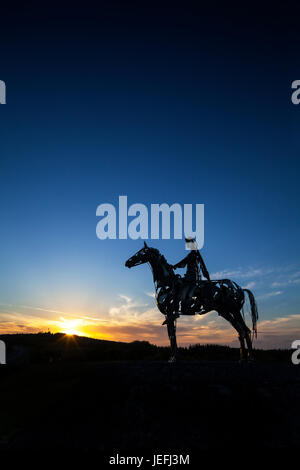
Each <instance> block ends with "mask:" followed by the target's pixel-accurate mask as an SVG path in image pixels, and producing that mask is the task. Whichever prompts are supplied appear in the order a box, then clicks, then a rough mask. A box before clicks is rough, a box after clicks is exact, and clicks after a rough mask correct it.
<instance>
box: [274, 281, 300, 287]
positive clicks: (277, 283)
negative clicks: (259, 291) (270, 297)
mask: <svg viewBox="0 0 300 470" xmlns="http://www.w3.org/2000/svg"><path fill="white" fill-rule="evenodd" d="M297 284H300V279H287V280H282V281H275V282H272V284H271V287H286V286H289V285H290V286H292V285H297Z"/></svg>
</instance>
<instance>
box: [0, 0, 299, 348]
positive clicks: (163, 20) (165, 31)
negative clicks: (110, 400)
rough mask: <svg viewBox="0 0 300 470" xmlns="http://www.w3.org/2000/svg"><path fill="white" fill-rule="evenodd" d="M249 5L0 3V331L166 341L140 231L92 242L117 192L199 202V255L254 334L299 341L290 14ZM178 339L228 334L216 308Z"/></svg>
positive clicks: (186, 326)
mask: <svg viewBox="0 0 300 470" xmlns="http://www.w3.org/2000/svg"><path fill="white" fill-rule="evenodd" d="M141 4H142V6H141ZM139 5H140V6H139ZM159 5H160V6H159ZM161 5H163V6H161ZM83 8H84V9H83ZM251 8H252V7H251ZM251 8H250V7H246V6H245V5H244V4H243V5H242V6H241V7H240V8H238V9H237V8H235V9H234V10H233V9H232V10H231V9H230V8H229V7H228V5H227V7H226V8H224V7H223V8H221V7H219V6H215V7H214V9H213V8H212V9H211V10H208V9H203V8H201V9H200V7H198V8H197V7H193V6H192V4H189V3H188V2H187V3H184V5H183V4H182V2H180V3H176V2H172V3H167V2H165V3H164V2H163V3H161V2H160V3H159V4H158V3H155V2H139V4H138V3H137V4H136V3H135V2H114V1H110V2H99V4H98V8H97V10H95V8H94V7H93V8H91V7H88V6H85V7H83V6H81V7H77V6H76V5H74V4H73V5H72V8H67V7H66V6H65V7H56V6H55V5H52V7H51V9H50V7H49V9H47V8H45V6H44V5H43V6H42V7H41V6H38V5H35V4H34V3H33V2H29V3H28V4H26V7H24V8H23V9H20V10H19V11H18V12H16V11H13V10H12V9H11V10H10V7H9V6H4V7H2V9H3V19H2V21H3V26H1V41H0V57H1V64H0V79H1V80H4V81H5V82H6V86H7V104H6V105H1V106H0V122H1V128H0V129H1V131H0V132H1V139H0V156H1V164H0V198H1V199H0V204H1V232H0V263H1V272H0V332H2V333H6V332H26V331H29V332H35V331H47V329H48V328H49V329H50V330H51V331H61V330H64V331H66V330H69V331H71V330H74V331H78V332H80V333H81V334H87V335H90V336H94V337H98V338H104V339H114V340H122V341H131V340H134V339H145V340H149V341H151V342H153V343H156V344H167V334H166V331H165V329H164V328H163V327H161V322H162V320H163V317H162V316H161V314H160V313H159V312H158V310H157V309H156V307H155V302H154V299H153V297H152V296H151V294H152V293H153V283H152V277H151V273H150V271H149V269H148V268H147V267H146V266H140V267H138V268H135V269H132V270H128V269H126V268H125V267H124V262H125V260H126V259H127V258H128V257H129V256H131V255H132V254H133V253H134V252H135V251H137V250H138V249H140V248H141V245H142V242H141V241H132V240H107V241H100V240H99V239H97V238H96V232H95V230H96V223H97V218H96V208H97V206H98V205H99V204H101V203H107V202H109V203H113V204H117V201H118V196H119V195H123V194H125V195H127V196H128V202H129V204H132V203H136V202H140V203H144V204H146V205H148V207H149V205H150V204H151V203H163V202H166V203H169V204H172V203H173V202H179V203H181V204H184V203H193V204H196V203H203V204H205V245H204V248H203V250H202V254H203V256H204V259H205V261H206V264H207V267H208V269H209V271H210V273H211V274H212V276H214V277H216V278H220V277H230V278H231V279H233V280H235V281H237V282H238V283H240V284H241V285H242V286H244V287H245V286H248V287H250V288H251V290H252V291H253V293H254V294H255V296H256V298H257V301H258V307H259V314H260V323H259V333H260V334H259V338H258V341H257V343H256V345H257V346H262V347H271V346H276V347H289V346H290V344H291V341H293V340H294V339H299V338H300V309H299V300H300V291H299V286H300V252H299V239H300V222H299V216H298V213H299V211H298V208H299V202H300V201H299V199H300V194H299V167H300V163H299V150H300V145H299V132H298V125H299V120H300V105H299V106H295V105H293V104H292V103H291V82H292V81H293V80H296V79H300V70H299V35H298V36H297V34H298V33H297V21H296V19H297V18H296V16H293V15H292V13H290V14H289V15H288V14H287V12H286V11H285V12H283V11H276V10H275V8H273V10H272V11H263V10H262V9H260V10H254V9H251ZM261 8H262V7H261ZM149 244H152V246H155V247H156V248H158V249H159V250H160V251H161V252H163V253H164V254H165V256H166V257H167V259H168V260H169V262H170V263H175V262H177V261H178V260H179V259H181V257H183V256H184V255H185V250H184V243H183V242H182V241H179V240H176V241H174V240H170V241H165V240H162V241H160V240H156V241H153V242H150V241H149ZM178 337H179V343H180V344H190V343H195V342H202V343H207V342H209V343H222V344H237V343H236V341H235V338H236V334H235V332H234V331H233V330H232V329H231V327H230V325H227V324H226V323H225V321H224V320H222V319H219V318H218V316H217V314H215V313H211V314H208V315H206V316H204V317H197V318H192V319H191V318H183V319H181V320H180V321H179V328H178Z"/></svg>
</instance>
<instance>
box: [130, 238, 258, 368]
mask: <svg viewBox="0 0 300 470" xmlns="http://www.w3.org/2000/svg"><path fill="white" fill-rule="evenodd" d="M144 263H149V265H150V266H151V270H152V273H153V281H154V286H155V298H156V304H157V307H158V309H159V310H160V312H161V313H163V314H164V315H165V316H166V319H165V321H164V323H163V325H164V324H166V325H167V327H168V335H169V338H170V343H171V351H172V356H171V359H170V361H171V362H173V361H175V360H176V353H177V343H176V319H177V318H178V317H179V316H180V315H197V314H199V315H204V314H205V313H208V312H209V311H211V310H216V311H217V312H218V314H219V315H220V316H221V317H223V318H225V320H227V321H229V323H231V325H232V326H233V327H234V328H235V329H236V331H237V332H238V335H239V340H240V345H241V348H240V353H241V360H247V359H248V360H251V359H252V339H253V338H251V331H250V329H249V328H248V327H247V325H246V323H245V321H244V318H243V314H242V308H243V305H244V302H245V294H244V292H247V293H248V296H249V300H250V306H251V317H252V331H253V336H254V335H255V336H256V335H257V329H256V324H257V320H258V313H257V307H256V302H255V298H254V296H253V294H252V292H251V291H250V290H248V289H242V288H241V287H240V286H239V285H238V284H237V283H235V282H233V281H230V280H229V279H220V280H217V281H198V282H196V283H195V282H187V281H185V279H183V278H181V276H179V275H175V273H174V270H173V267H172V266H171V265H169V264H168V262H167V260H166V259H165V257H164V256H163V255H162V254H161V253H160V252H159V251H158V250H157V249H155V248H151V247H148V245H147V244H146V243H145V242H144V247H143V248H142V249H141V250H139V251H138V252H137V253H136V254H135V255H133V256H132V257H131V258H129V259H128V260H127V261H126V263H125V266H127V267H128V268H132V267H133V266H138V265H139V264H144Z"/></svg>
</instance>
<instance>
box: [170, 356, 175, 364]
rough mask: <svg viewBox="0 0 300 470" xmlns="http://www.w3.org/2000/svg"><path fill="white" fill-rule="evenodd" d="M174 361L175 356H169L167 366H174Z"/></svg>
mask: <svg viewBox="0 0 300 470" xmlns="http://www.w3.org/2000/svg"><path fill="white" fill-rule="evenodd" d="M176 360H177V359H176V357H175V356H171V357H170V359H169V360H168V363H169V364H175V362H176Z"/></svg>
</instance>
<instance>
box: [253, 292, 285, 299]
mask: <svg viewBox="0 0 300 470" xmlns="http://www.w3.org/2000/svg"><path fill="white" fill-rule="evenodd" d="M281 294H282V291H281V290H277V291H274V292H267V293H266V294H262V295H259V296H258V297H257V299H258V300H265V299H269V298H270V297H276V296H277V295H281Z"/></svg>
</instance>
